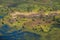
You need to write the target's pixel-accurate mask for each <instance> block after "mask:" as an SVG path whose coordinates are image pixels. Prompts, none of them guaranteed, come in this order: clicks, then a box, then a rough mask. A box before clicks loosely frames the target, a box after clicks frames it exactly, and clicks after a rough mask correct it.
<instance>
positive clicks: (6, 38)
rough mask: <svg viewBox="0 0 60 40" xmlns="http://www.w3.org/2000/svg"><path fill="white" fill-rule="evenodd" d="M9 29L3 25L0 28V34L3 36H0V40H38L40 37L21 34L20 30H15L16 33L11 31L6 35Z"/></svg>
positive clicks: (32, 34) (29, 33) (27, 33)
mask: <svg viewBox="0 0 60 40" xmlns="http://www.w3.org/2000/svg"><path fill="white" fill-rule="evenodd" d="M10 29H11V28H10V27H9V26H8V25H6V24H4V25H3V26H2V27H1V28H0V33H2V34H3V36H0V40H18V39H19V40H31V39H32V38H34V39H35V40H39V38H40V37H41V36H40V35H38V34H35V33H31V32H21V30H17V31H13V32H11V33H7V31H8V30H10ZM32 40H33V39H32Z"/></svg>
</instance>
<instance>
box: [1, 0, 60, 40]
mask: <svg viewBox="0 0 60 40" xmlns="http://www.w3.org/2000/svg"><path fill="white" fill-rule="evenodd" d="M57 11H60V0H0V30H3V29H2V26H3V25H5V24H7V25H8V26H9V27H10V29H9V30H8V31H6V32H7V33H11V32H13V31H16V30H21V31H22V32H26V31H28V32H32V33H35V34H39V35H41V40H59V39H60V38H59V37H60V13H58V12H57ZM14 12H21V13H25V12H27V13H28V14H29V13H30V12H31V13H32V12H37V13H36V15H35V14H31V15H15V16H14V14H15V13H14ZM51 12H52V13H51ZM56 12H57V13H56ZM45 13H46V14H48V15H46V14H45ZM17 14H18V13H17ZM12 15H13V16H12ZM1 17H2V18H1ZM13 17H16V18H13ZM0 35H1V34H0ZM25 36H26V35H25ZM26 38H27V39H26ZM25 39H26V40H35V38H33V37H32V38H30V37H28V36H26V37H25ZM38 40H40V38H39V39H38Z"/></svg>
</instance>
